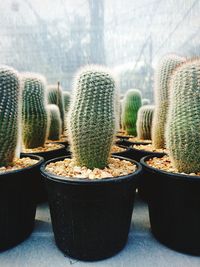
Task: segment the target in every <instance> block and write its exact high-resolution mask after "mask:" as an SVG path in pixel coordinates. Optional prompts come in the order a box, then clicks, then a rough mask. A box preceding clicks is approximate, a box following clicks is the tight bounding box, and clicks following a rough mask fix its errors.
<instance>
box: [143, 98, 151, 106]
mask: <svg viewBox="0 0 200 267" xmlns="http://www.w3.org/2000/svg"><path fill="white" fill-rule="evenodd" d="M149 104H150V100H149V99H148V98H143V99H142V106H145V105H149Z"/></svg>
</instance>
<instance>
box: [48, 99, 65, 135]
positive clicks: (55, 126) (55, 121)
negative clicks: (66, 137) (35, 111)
mask: <svg viewBox="0 0 200 267" xmlns="http://www.w3.org/2000/svg"><path fill="white" fill-rule="evenodd" d="M47 108H48V112H49V117H50V125H49V137H48V139H49V140H59V139H60V135H61V125H62V121H61V117H60V111H59V108H58V106H57V105H54V104H49V105H47Z"/></svg>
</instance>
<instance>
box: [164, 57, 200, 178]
mask: <svg viewBox="0 0 200 267" xmlns="http://www.w3.org/2000/svg"><path fill="white" fill-rule="evenodd" d="M170 91H171V95H170V107H169V114H168V118H167V127H166V129H167V130H166V141H167V148H168V149H169V155H170V158H171V160H172V163H173V165H174V167H175V168H177V169H178V171H179V172H185V173H195V172H199V171H200V154H199V151H200V142H199V139H200V60H191V61H187V62H186V63H184V64H183V65H181V66H180V67H179V68H177V70H176V71H175V72H174V75H173V79H172V80H171V83H170Z"/></svg>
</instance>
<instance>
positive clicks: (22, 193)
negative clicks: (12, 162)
mask: <svg viewBox="0 0 200 267" xmlns="http://www.w3.org/2000/svg"><path fill="white" fill-rule="evenodd" d="M27 156H28V157H30V158H32V159H37V160H39V162H38V163H36V164H35V165H33V166H30V167H27V168H24V169H21V170H15V171H10V172H6V173H1V174H0V251H3V250H6V249H9V248H11V247H13V246H15V245H17V244H19V243H20V242H22V241H24V240H25V239H26V238H27V237H28V236H29V235H30V234H31V232H32V231H33V227H34V222H35V211H36V199H35V198H36V196H35V194H36V183H37V179H38V175H40V165H41V164H42V163H43V162H44V160H43V158H41V157H38V156H33V155H31V154H26V155H24V154H21V157H27Z"/></svg>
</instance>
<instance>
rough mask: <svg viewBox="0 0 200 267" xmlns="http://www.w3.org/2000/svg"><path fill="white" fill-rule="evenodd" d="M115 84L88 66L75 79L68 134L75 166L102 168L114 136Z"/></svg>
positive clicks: (103, 70)
mask: <svg viewBox="0 0 200 267" xmlns="http://www.w3.org/2000/svg"><path fill="white" fill-rule="evenodd" d="M114 102H115V80H114V79H113V77H112V75H111V74H110V73H109V72H108V71H107V69H105V68H100V67H97V66H91V67H90V66H89V67H87V68H84V69H82V70H81V71H80V73H79V74H78V75H77V78H76V79H75V87H74V97H73V101H72V103H71V104H70V110H69V121H68V130H69V138H70V142H71V150H72V153H73V157H74V159H75V161H76V163H77V164H78V165H79V166H86V167H87V168H90V169H93V168H104V167H105V166H106V165H107V163H108V158H109V156H110V150H111V145H112V142H113V137H114V133H115V123H116V121H115V103H114Z"/></svg>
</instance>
